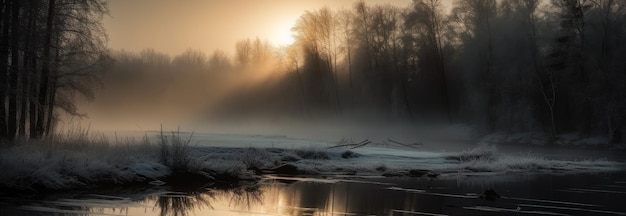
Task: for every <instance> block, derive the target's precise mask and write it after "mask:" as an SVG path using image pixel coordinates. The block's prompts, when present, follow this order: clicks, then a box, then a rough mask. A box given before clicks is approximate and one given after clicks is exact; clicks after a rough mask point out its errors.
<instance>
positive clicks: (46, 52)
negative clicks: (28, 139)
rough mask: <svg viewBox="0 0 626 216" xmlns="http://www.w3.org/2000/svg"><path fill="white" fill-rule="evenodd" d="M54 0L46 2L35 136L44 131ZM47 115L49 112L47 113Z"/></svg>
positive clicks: (47, 102) (50, 61) (47, 103)
mask: <svg viewBox="0 0 626 216" xmlns="http://www.w3.org/2000/svg"><path fill="white" fill-rule="evenodd" d="M54 10H55V0H50V2H49V3H48V18H47V20H46V33H45V37H44V45H43V62H42V63H43V64H42V68H41V84H40V87H39V95H38V97H39V98H38V101H39V105H40V109H39V110H38V111H37V126H36V128H35V137H41V136H42V135H43V133H44V132H45V128H44V123H45V119H46V114H47V113H46V112H47V110H48V106H52V104H49V101H48V99H49V98H48V95H49V90H50V64H51V63H52V54H51V53H50V48H51V44H52V31H53V29H52V25H53V20H54V16H55V15H54ZM48 115H49V113H48Z"/></svg>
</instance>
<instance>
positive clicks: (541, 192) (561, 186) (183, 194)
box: [0, 172, 626, 215]
mask: <svg viewBox="0 0 626 216" xmlns="http://www.w3.org/2000/svg"><path fill="white" fill-rule="evenodd" d="M490 189H491V190H493V191H494V192H496V193H497V194H498V195H499V198H498V197H497V196H495V195H494V196H492V195H484V196H483V198H481V194H483V193H484V192H485V191H487V190H490ZM0 197H1V198H0V215H626V205H625V203H626V202H624V201H625V200H626V172H611V173H595V174H567V175H549V174H489V173H483V174H473V175H468V174H449V175H445V176H440V177H438V178H427V177H424V178H407V177H402V178H383V177H367V176H361V177H356V176H351V177H345V176H325V177H323V178H319V177H318V178H303V177H298V178H293V177H277V176H265V177H264V178H263V180H261V181H260V182H254V183H240V184H216V185H209V186H206V187H200V188H180V187H178V188H173V187H170V186H154V187H119V188H115V187H113V188H107V189H99V190H95V191H67V192H63V193H48V194H40V193H39V194H31V195H28V194H20V195H9V194H2V195H0Z"/></svg>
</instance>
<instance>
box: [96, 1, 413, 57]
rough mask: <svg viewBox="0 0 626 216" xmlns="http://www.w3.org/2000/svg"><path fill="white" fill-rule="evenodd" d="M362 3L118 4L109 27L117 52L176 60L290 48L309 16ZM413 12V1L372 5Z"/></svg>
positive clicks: (114, 3)
mask: <svg viewBox="0 0 626 216" xmlns="http://www.w3.org/2000/svg"><path fill="white" fill-rule="evenodd" d="M355 2H356V0H179V1H175V0H113V1H110V2H109V6H110V16H108V17H105V19H104V25H105V28H106V30H107V34H108V37H109V47H110V48H111V49H113V50H121V49H123V50H126V51H141V50H143V49H147V48H151V49H154V50H156V51H160V52H164V53H168V54H170V55H176V54H180V53H182V52H184V51H185V50H187V49H195V50H200V51H203V52H205V53H207V54H210V53H212V52H213V51H214V50H216V49H220V50H223V51H225V52H226V53H230V54H232V53H233V50H234V47H235V43H236V42H237V41H239V40H243V39H246V38H251V39H254V38H256V37H258V38H260V39H261V40H267V41H269V42H270V43H273V44H275V45H279V46H280V45H287V44H290V43H291V42H292V40H293V38H292V37H291V36H292V33H291V27H292V26H293V25H294V24H295V22H296V20H297V19H298V18H299V17H300V15H302V14H303V13H304V12H305V11H307V10H308V11H314V10H317V9H319V8H322V7H324V6H328V7H330V8H331V9H341V8H345V9H351V8H352V6H353V5H354V3H355ZM366 3H367V4H386V3H389V4H391V5H396V6H402V7H405V6H408V5H410V3H411V0H367V1H366Z"/></svg>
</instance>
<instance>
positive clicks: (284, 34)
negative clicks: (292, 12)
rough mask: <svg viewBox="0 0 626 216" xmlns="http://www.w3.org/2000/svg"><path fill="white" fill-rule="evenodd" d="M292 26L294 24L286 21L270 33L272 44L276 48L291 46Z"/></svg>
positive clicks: (292, 40) (292, 39)
mask: <svg viewBox="0 0 626 216" xmlns="http://www.w3.org/2000/svg"><path fill="white" fill-rule="evenodd" d="M293 24H294V23H292V22H288V21H282V22H280V23H279V24H278V25H277V26H276V28H275V30H274V32H273V33H272V37H273V38H272V42H273V43H274V44H275V45H277V46H288V45H291V44H293V42H294V38H293V32H291V28H292V27H293Z"/></svg>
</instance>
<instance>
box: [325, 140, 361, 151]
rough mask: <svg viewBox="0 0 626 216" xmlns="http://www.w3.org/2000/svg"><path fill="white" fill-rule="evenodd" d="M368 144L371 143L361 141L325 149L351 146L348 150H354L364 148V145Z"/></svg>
mask: <svg viewBox="0 0 626 216" xmlns="http://www.w3.org/2000/svg"><path fill="white" fill-rule="evenodd" d="M370 143H372V142H370V141H369V140H367V139H366V140H363V141H361V142H359V143H348V144H340V145H336V146H331V147H328V148H327V149H333V148H341V147H348V146H352V148H350V149H354V148H358V147H361V146H364V145H367V144H370Z"/></svg>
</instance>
